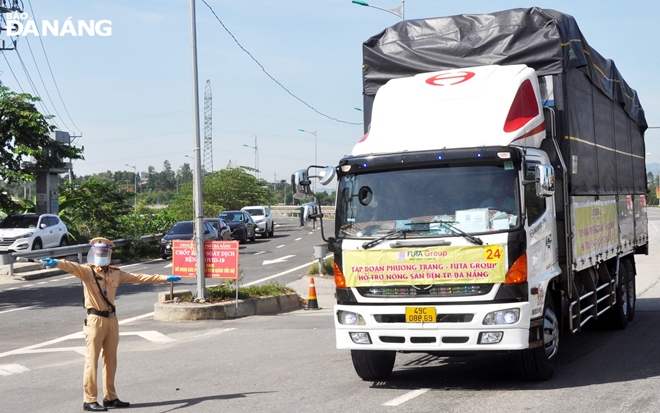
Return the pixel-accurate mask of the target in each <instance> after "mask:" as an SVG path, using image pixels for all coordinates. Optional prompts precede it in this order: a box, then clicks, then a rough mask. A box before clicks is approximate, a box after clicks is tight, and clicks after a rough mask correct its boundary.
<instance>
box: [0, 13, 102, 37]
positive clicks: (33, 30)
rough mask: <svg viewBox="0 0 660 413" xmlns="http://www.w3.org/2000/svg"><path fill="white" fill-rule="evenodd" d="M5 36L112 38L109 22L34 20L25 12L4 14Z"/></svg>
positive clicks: (68, 19)
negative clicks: (5, 23)
mask: <svg viewBox="0 0 660 413" xmlns="http://www.w3.org/2000/svg"><path fill="white" fill-rule="evenodd" d="M5 21H6V22H7V36H103V37H106V36H112V21H110V20H73V18H72V17H67V18H66V19H65V20H41V21H40V22H37V21H36V20H34V19H32V18H30V16H29V15H28V13H26V12H10V13H5Z"/></svg>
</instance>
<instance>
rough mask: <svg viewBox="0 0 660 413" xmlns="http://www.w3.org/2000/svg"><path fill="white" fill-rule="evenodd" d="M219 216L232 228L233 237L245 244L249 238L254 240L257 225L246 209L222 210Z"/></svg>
mask: <svg viewBox="0 0 660 413" xmlns="http://www.w3.org/2000/svg"><path fill="white" fill-rule="evenodd" d="M218 218H221V219H223V220H224V221H225V222H226V223H227V225H229V228H231V238H232V239H235V240H238V241H240V243H241V244H245V243H246V242H247V240H248V239H249V240H250V241H252V242H254V240H255V235H256V231H255V225H254V221H253V220H252V217H251V216H250V214H249V213H247V212H246V211H222V212H221V213H220V215H218Z"/></svg>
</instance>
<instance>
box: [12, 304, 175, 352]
mask: <svg viewBox="0 0 660 413" xmlns="http://www.w3.org/2000/svg"><path fill="white" fill-rule="evenodd" d="M151 314H153V313H151ZM136 318H143V316H140V317H134V318H133V319H130V320H134V319H136ZM119 335H120V336H139V337H142V338H144V339H145V340H148V341H151V342H152V343H171V342H174V341H176V340H175V339H173V338H171V337H167V336H166V335H164V334H162V333H159V332H158V331H153V330H152V331H129V332H125V333H119ZM84 339H85V334H84V333H83V332H82V331H81V332H78V333H73V334H69V335H67V336H64V337H60V338H56V339H54V340H49V341H45V342H43V343H39V344H34V345H31V346H27V347H23V348H19V349H16V350H11V351H6V352H4V353H0V358H2V357H7V356H12V355H15V354H36V353H61V352H65V351H73V352H76V353H78V354H82V355H83V356H84V355H85V354H86V353H87V350H86V348H85V346H72V347H56V348H44V347H47V346H50V345H53V344H58V343H62V342H64V341H67V340H84Z"/></svg>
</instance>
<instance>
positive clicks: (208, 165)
mask: <svg viewBox="0 0 660 413" xmlns="http://www.w3.org/2000/svg"><path fill="white" fill-rule="evenodd" d="M212 107H213V95H212V94H211V81H210V80H208V79H207V80H206V89H205V90H204V173H210V172H213V109H212Z"/></svg>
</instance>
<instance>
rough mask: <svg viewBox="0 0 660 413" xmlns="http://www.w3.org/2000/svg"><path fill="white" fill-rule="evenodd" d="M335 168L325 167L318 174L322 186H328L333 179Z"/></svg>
mask: <svg viewBox="0 0 660 413" xmlns="http://www.w3.org/2000/svg"><path fill="white" fill-rule="evenodd" d="M335 174H336V173H335V168H334V167H332V166H326V167H325V169H323V170H322V171H321V172H319V183H320V184H321V185H323V186H326V185H327V184H329V183H330V182H331V181H332V180H333V179H334V178H335Z"/></svg>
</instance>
